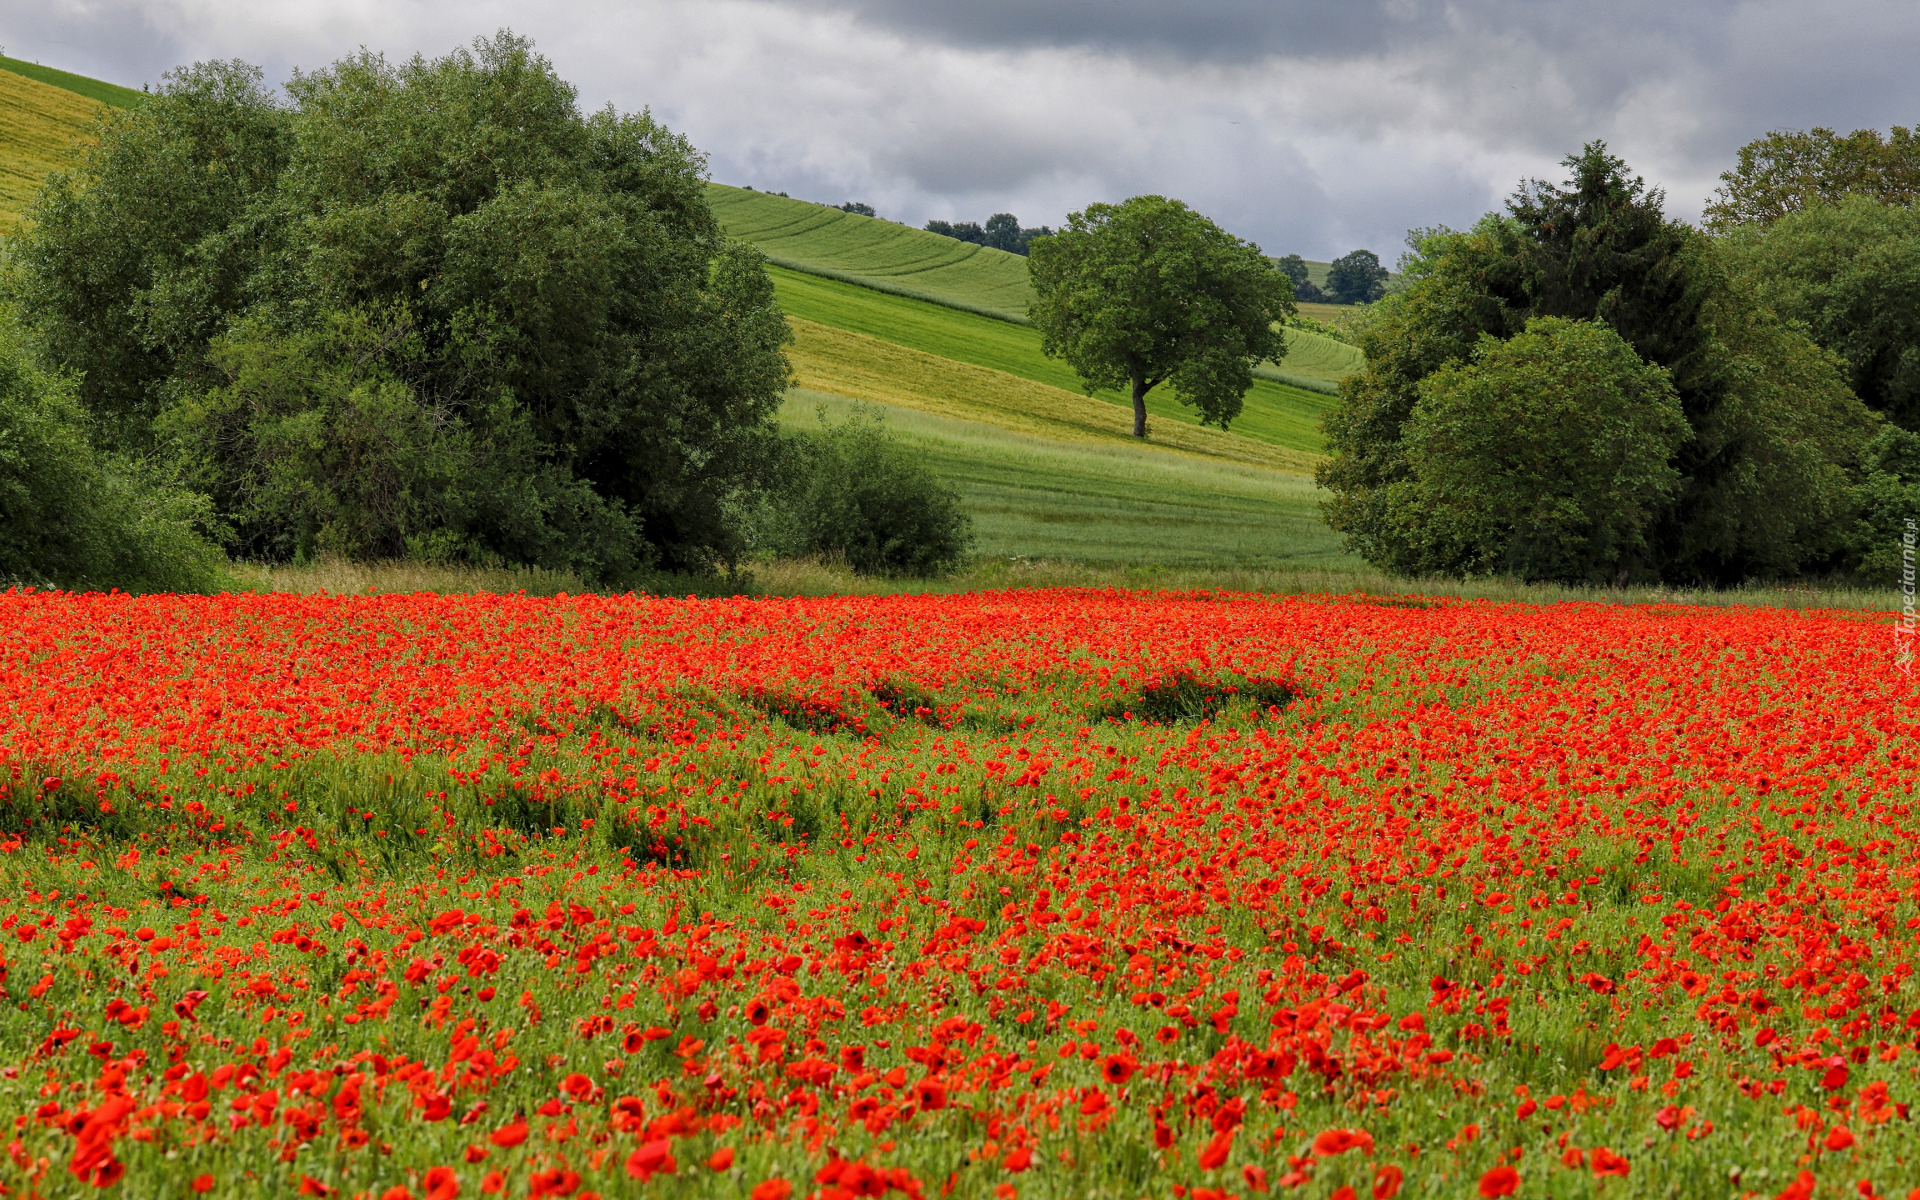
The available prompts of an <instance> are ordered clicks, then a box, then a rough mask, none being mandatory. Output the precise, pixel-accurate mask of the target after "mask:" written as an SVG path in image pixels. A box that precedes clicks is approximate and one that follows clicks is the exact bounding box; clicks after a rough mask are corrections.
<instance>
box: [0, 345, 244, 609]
mask: <svg viewBox="0 0 1920 1200" xmlns="http://www.w3.org/2000/svg"><path fill="white" fill-rule="evenodd" d="M74 392H75V386H74V381H73V380H72V379H70V378H66V377H62V376H58V375H54V374H50V373H48V372H46V371H44V370H42V369H41V368H40V367H38V366H37V365H36V364H35V363H34V361H33V356H32V354H31V353H30V352H29V348H28V346H27V344H26V339H25V338H24V337H23V336H22V331H21V330H20V329H19V327H18V326H17V325H16V323H15V322H14V320H13V319H12V315H11V314H0V585H8V586H10V585H13V584H32V585H40V586H46V585H52V586H55V587H62V588H68V589H73V590H82V589H86V590H105V589H107V588H114V587H117V588H119V589H121V590H122V591H130V592H152V591H212V590H214V589H216V588H218V587H221V586H223V585H224V584H225V583H226V577H225V574H224V572H223V571H222V569H221V568H222V566H223V565H224V563H225V559H224V558H223V556H222V555H221V554H220V551H219V549H218V547H216V546H214V545H212V544H211V543H210V542H208V541H207V540H206V539H205V538H203V537H202V536H201V535H200V533H199V532H198V530H199V528H200V527H201V526H202V525H204V524H205V523H206V521H207V517H208V513H207V511H206V504H205V502H204V500H202V499H200V498H198V497H195V496H193V495H192V494H190V493H187V492H183V491H180V490H178V489H175V488H171V487H168V486H165V485H164V484H162V483H160V482H158V481H156V480H154V479H152V478H150V477H149V475H148V474H147V473H146V472H144V471H142V470H141V468H140V467H139V465H138V464H137V463H135V462H134V461H132V460H129V459H127V458H124V457H122V456H117V455H113V454H109V453H103V452H101V451H100V450H99V449H98V448H96V447H95V446H94V445H93V443H92V442H91V440H90V439H89V437H88V435H87V428H86V425H87V423H86V417H85V413H84V412H83V410H82V409H81V407H80V404H79V401H78V400H77V398H76V397H75V395H74Z"/></svg>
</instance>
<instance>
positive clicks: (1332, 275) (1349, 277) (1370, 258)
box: [1327, 250, 1391, 304]
mask: <svg viewBox="0 0 1920 1200" xmlns="http://www.w3.org/2000/svg"><path fill="white" fill-rule="evenodd" d="M1390 277H1391V275H1390V272H1388V270H1387V269H1386V268H1385V267H1383V266H1381V265H1380V256H1379V255H1377V254H1375V253H1374V252H1373V251H1371V250H1355V251H1353V252H1352V253H1350V254H1343V255H1341V256H1340V257H1339V258H1336V259H1334V260H1333V261H1332V262H1331V263H1328V264H1327V292H1328V294H1329V295H1331V296H1332V297H1333V301H1334V303H1335V304H1372V303H1373V302H1374V301H1375V300H1378V299H1379V298H1380V297H1382V296H1384V295H1386V293H1387V280H1388V279H1389V278H1390Z"/></svg>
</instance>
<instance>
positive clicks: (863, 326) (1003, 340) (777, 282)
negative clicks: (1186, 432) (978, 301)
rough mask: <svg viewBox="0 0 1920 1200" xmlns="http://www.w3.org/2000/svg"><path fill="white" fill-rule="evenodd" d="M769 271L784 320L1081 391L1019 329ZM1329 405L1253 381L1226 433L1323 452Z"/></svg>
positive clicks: (1153, 399) (1182, 417) (1165, 408)
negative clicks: (811, 323) (1324, 422)
mask: <svg viewBox="0 0 1920 1200" xmlns="http://www.w3.org/2000/svg"><path fill="white" fill-rule="evenodd" d="M772 271H773V277H774V288H775V291H776V292H777V293H778V295H779V297H780V306H781V307H782V308H784V309H785V310H786V311H787V313H788V314H789V315H791V316H795V317H800V318H802V319H804V320H808V321H814V322H817V323H819V324H821V325H830V326H833V327H835V328H839V329H847V330H851V331H853V332H855V333H862V334H866V335H867V336H869V337H873V338H878V339H881V340H883V341H888V342H894V343H896V344H898V345H902V346H907V347H910V348H912V349H915V350H919V351H923V352H925V353H927V354H934V355H938V356H940V357H941V358H950V359H953V360H955V361H956V362H963V363H971V364H973V365H975V366H981V367H987V368H990V369H992V370H995V371H1004V372H1006V373H1007V374H1009V375H1014V376H1018V377H1020V378H1022V379H1030V380H1033V381H1034V382H1036V383H1043V384H1046V385H1048V386H1049V387H1053V388H1058V389H1060V390H1062V391H1068V392H1079V391H1080V390H1081V388H1080V377H1079V376H1078V375H1076V374H1074V372H1073V368H1071V367H1069V366H1067V365H1066V364H1065V363H1063V362H1061V361H1059V360H1058V359H1052V358H1048V357H1047V356H1046V355H1044V354H1042V353H1041V352H1040V335H1039V334H1037V333H1035V332H1034V331H1033V330H1031V329H1028V328H1026V327H1024V326H1020V325H1010V324H1008V323H1007V322H1005V321H996V320H993V319H992V318H990V317H982V316H978V315H975V314H973V313H967V312H960V311H957V310H955V309H950V308H942V307H940V306H938V305H934V304H926V303H922V302H920V301H916V300H909V299H905V298H902V297H899V296H889V295H886V294H884V293H881V292H875V291H872V290H870V289H867V288H862V287H858V286H856V285H854V284H850V283H843V282H841V281H839V280H835V279H822V278H820V277H818V276H815V275H807V274H803V273H801V272H799V271H790V270H786V269H784V268H781V267H775V268H773V269H772ZM1320 340H1322V341H1325V340H1327V339H1320ZM1332 344H1333V345H1336V346H1338V345H1339V343H1337V342H1334V343H1332ZM1096 396H1097V398H1098V399H1100V400H1103V401H1105V402H1107V403H1108V404H1111V405H1113V406H1115V407H1117V408H1120V409H1122V410H1123V411H1122V412H1118V413H1115V414H1114V423H1115V426H1116V427H1123V426H1124V425H1125V423H1126V421H1127V417H1126V412H1125V411H1124V410H1129V409H1130V408H1131V407H1132V401H1130V400H1129V399H1128V398H1127V397H1125V396H1122V395H1120V394H1119V393H1118V392H1100V393H1097V394H1096ZM1332 404H1333V398H1332V397H1331V396H1324V395H1320V394H1319V393H1316V392H1309V391H1304V390H1302V389H1300V388H1292V387H1287V386H1285V385H1283V384H1277V383H1271V382H1268V381H1267V380H1255V381H1254V385H1253V389H1252V390H1251V391H1249V392H1248V393H1247V400H1246V410H1245V411H1244V412H1243V413H1242V414H1241V415H1240V417H1239V419H1238V420H1236V421H1234V422H1233V427H1232V429H1233V433H1235V434H1237V435H1240V436H1243V437H1248V438H1253V439H1255V440H1258V441H1263V442H1267V443H1270V444H1272V445H1275V446H1281V447H1285V448H1287V449H1289V450H1294V451H1298V452H1301V453H1304V454H1311V455H1317V454H1320V453H1321V452H1322V451H1323V448H1324V441H1323V439H1322V437H1321V435H1320V418H1321V416H1322V414H1324V413H1325V412H1326V411H1327V409H1328V408H1329V407H1330V406H1331V405H1332ZM1147 412H1148V415H1149V416H1150V417H1151V418H1152V419H1153V420H1155V421H1167V422H1177V423H1180V424H1185V425H1198V424H1199V419H1198V417H1197V416H1196V415H1195V413H1194V411H1193V410H1192V409H1190V408H1188V407H1186V406H1185V405H1183V404H1181V403H1180V402H1179V401H1178V400H1176V399H1174V397H1173V396H1172V395H1171V394H1169V393H1168V392H1167V391H1166V390H1165V389H1155V390H1154V391H1153V392H1151V393H1149V394H1148V396H1147Z"/></svg>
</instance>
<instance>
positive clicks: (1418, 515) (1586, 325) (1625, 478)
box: [1387, 317, 1689, 582]
mask: <svg viewBox="0 0 1920 1200" xmlns="http://www.w3.org/2000/svg"><path fill="white" fill-rule="evenodd" d="M1418 391H1419V399H1418V400H1417V401H1416V402H1415V404H1414V408H1413V411H1412V413H1411V414H1410V417H1409V420H1408V423H1407V434H1406V453H1407V464H1408V467H1409V474H1408V477H1407V478H1406V479H1404V480H1403V481H1401V482H1399V483H1397V484H1395V485H1394V486H1393V488H1392V489H1390V495H1389V496H1388V499H1387V505H1388V509H1389V513H1390V520H1391V522H1392V523H1393V525H1394V526H1395V527H1396V532H1397V537H1396V538H1395V539H1394V540H1395V542H1396V544H1397V545H1398V546H1399V547H1400V550H1399V554H1398V556H1397V561H1396V564H1395V565H1396V567H1397V568H1398V569H1400V570H1402V571H1404V572H1407V573H1410V574H1432V575H1456V576H1463V575H1486V574H1502V575H1512V576H1517V577H1519V578H1523V579H1587V580H1592V581H1596V582H1598V581H1604V580H1609V579H1614V578H1617V577H1619V576H1621V575H1624V574H1631V573H1634V569H1635V568H1636V567H1637V566H1638V565H1639V564H1641V563H1642V562H1644V560H1645V557H1646V554H1647V549H1648V547H1647V542H1646V535H1647V531H1648V530H1649V528H1650V527H1651V526H1652V525H1653V523H1654V521H1655V519H1656V517H1657V516H1658V514H1659V513H1660V511H1661V509H1662V508H1663V507H1664V505H1665V503H1666V502H1667V501H1668V500H1669V499H1670V498H1671V497H1672V495H1673V494H1674V492H1675V491H1676V490H1677V489H1678V486H1679V479H1680V476H1679V472H1678V471H1677V470H1675V469H1674V467H1673V465H1672V458H1673V455H1674V451H1675V450H1677V449H1678V448H1679V445H1680V443H1681V442H1682V441H1683V440H1684V439H1685V438H1686V437H1687V435H1688V432H1689V430H1688V428H1687V422H1686V418H1685V417H1683V416H1682V415H1681V413H1680V401H1679V398H1678V397H1677V396H1676V395H1675V394H1674V390H1673V385H1672V383H1671V381H1670V380H1669V379H1668V378H1667V373H1666V372H1665V371H1663V370H1661V369H1660V368H1659V367H1656V366H1653V365H1651V364H1649V363H1646V362H1644V361H1642V360H1641V358H1640V357H1639V355H1637V354H1635V353H1634V352H1633V348H1632V347H1631V346H1629V345H1627V343H1626V342H1625V341H1623V340H1622V339H1621V337H1620V335H1619V334H1617V333H1615V332H1614V331H1613V330H1612V329H1610V328H1608V327H1607V326H1606V325H1604V324H1601V323H1599V322H1589V321H1568V320H1566V319H1564V318H1560V317H1537V318H1535V319H1534V320H1532V321H1529V322H1528V323H1527V326H1526V328H1525V329H1524V330H1523V331H1522V332H1520V333H1519V334H1516V335H1515V336H1514V337H1512V338H1510V339H1507V340H1505V341H1501V340H1498V339H1495V338H1491V337H1483V338H1482V339H1481V340H1480V342H1479V344H1478V345H1477V346H1476V347H1475V348H1474V352H1473V354H1472V356H1471V357H1470V358H1469V359H1467V360H1466V361H1464V362H1462V361H1459V360H1450V361H1448V362H1447V363H1446V364H1444V365H1443V366H1441V367H1440V369H1438V370H1437V371H1435V372H1433V373H1432V374H1430V375H1428V376H1426V377H1425V378H1424V379H1422V380H1421V381H1420V384H1419V389H1418Z"/></svg>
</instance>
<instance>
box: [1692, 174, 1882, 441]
mask: <svg viewBox="0 0 1920 1200" xmlns="http://www.w3.org/2000/svg"><path fill="white" fill-rule="evenodd" d="M1728 242H1729V245H1730V248H1731V251H1732V257H1733V262H1734V264H1735V267H1736V269H1738V270H1739V271H1740V272H1741V274H1742V275H1744V276H1745V277H1746V278H1747V279H1748V280H1749V281H1751V283H1752V284H1753V286H1754V288H1755V291H1756V293H1757V295H1758V296H1759V298H1760V300H1761V301H1762V302H1763V303H1765V304H1766V305H1767V306H1768V307H1770V308H1772V309H1773V310H1774V311H1775V312H1777V313H1779V314H1780V315H1781V316H1782V317H1785V318H1787V319H1788V320H1791V321H1795V322H1798V323H1799V324H1800V325H1801V326H1802V327H1804V328H1805V329H1806V331H1807V333H1808V334H1809V335H1810V336H1811V337H1812V338H1813V340H1814V341H1816V342H1818V343H1819V344H1820V345H1821V346H1823V347H1824V348H1826V349H1828V350H1831V351H1832V352H1833V353H1835V354H1837V355H1839V356H1840V359H1841V360H1842V361H1843V362H1845V363H1846V367H1847V383H1848V386H1850V387H1851V388H1852V389H1853V392H1854V394H1855V395H1857V396H1859V397H1860V399H1861V400H1863V401H1865V402H1866V404H1867V407H1869V408H1872V409H1875V410H1877V411H1879V412H1882V413H1884V414H1886V416H1887V417H1888V418H1889V419H1890V420H1892V421H1894V422H1895V423H1896V424H1898V425H1900V426H1902V427H1903V428H1906V429H1911V430H1920V210H1916V209H1913V208H1902V207H1898V206H1894V205H1889V204H1882V203H1880V202H1879V201H1878V200H1874V199H1872V198H1870V197H1867V196H1859V195H1855V196H1847V197H1844V198H1842V199H1841V200H1840V201H1839V202H1838V203H1837V204H1831V205H1828V204H1821V205H1815V206H1813V207H1811V208H1806V209H1803V210H1801V211H1799V212H1791V213H1788V214H1786V215H1785V216H1783V217H1781V218H1780V219H1779V220H1777V221H1775V222H1773V223H1772V224H1771V225H1765V226H1745V227H1742V228H1739V229H1737V230H1735V231H1734V232H1733V233H1732V234H1731V235H1729V238H1728Z"/></svg>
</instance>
